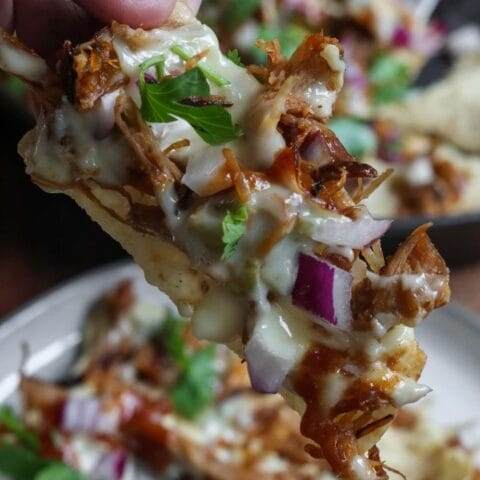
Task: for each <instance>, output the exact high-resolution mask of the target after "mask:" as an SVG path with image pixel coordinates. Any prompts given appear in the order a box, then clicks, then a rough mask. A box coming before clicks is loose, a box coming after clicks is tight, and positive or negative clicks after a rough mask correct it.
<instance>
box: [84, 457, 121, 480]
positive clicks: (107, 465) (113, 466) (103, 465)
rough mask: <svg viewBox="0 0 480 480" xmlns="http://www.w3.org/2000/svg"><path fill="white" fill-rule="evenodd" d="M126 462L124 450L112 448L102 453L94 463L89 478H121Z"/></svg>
mask: <svg viewBox="0 0 480 480" xmlns="http://www.w3.org/2000/svg"><path fill="white" fill-rule="evenodd" d="M126 464H127V454H126V452H125V451H124V450H113V451H111V452H107V453H105V454H103V455H102V456H101V457H100V459H99V461H98V463H97V464H96V466H95V468H94V470H93V472H92V474H91V476H90V478H91V480H121V479H122V478H123V474H124V472H125V466H126Z"/></svg>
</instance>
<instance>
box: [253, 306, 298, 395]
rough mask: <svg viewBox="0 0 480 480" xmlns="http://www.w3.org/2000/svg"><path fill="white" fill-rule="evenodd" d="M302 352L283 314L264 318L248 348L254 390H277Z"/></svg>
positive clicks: (263, 391)
mask: <svg viewBox="0 0 480 480" xmlns="http://www.w3.org/2000/svg"><path fill="white" fill-rule="evenodd" d="M267 315H269V314H267ZM301 354H302V352H301V351H300V347H299V346H298V344H297V343H295V342H294V341H293V340H292V337H291V333H290V332H289V330H288V328H287V327H286V325H285V323H284V321H283V319H282V318H281V317H280V316H276V315H275V314H274V313H273V312H272V316H271V317H269V316H265V317H264V318H262V319H260V320H259V321H258V322H257V324H256V325H255V329H254V331H253V334H252V337H251V338H250V340H249V341H248V343H247V345H246V347H245V358H246V360H247V366H248V373H249V375H250V381H251V383H252V387H253V389H254V390H256V391H257V392H260V393H277V392H278V391H279V389H280V387H281V386H282V384H283V381H284V380H285V377H286V376H287V375H288V373H289V372H290V370H291V369H292V368H293V366H294V365H295V363H296V361H297V360H298V358H299V356H301Z"/></svg>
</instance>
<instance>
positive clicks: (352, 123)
mask: <svg viewBox="0 0 480 480" xmlns="http://www.w3.org/2000/svg"><path fill="white" fill-rule="evenodd" d="M329 126H330V128H331V129H332V130H333V132H334V133H335V135H336V136H337V137H338V138H339V140H340V142H341V143H342V144H343V146H344V147H345V148H346V150H347V152H348V153H350V155H353V156H359V157H361V156H363V155H365V154H367V153H372V152H374V151H375V150H376V148H377V137H376V136H375V133H374V131H373V129H372V128H371V127H370V126H369V125H367V124H366V123H365V122H362V121H361V120H357V119H355V118H351V117H337V118H334V119H332V120H331V121H330V124H329Z"/></svg>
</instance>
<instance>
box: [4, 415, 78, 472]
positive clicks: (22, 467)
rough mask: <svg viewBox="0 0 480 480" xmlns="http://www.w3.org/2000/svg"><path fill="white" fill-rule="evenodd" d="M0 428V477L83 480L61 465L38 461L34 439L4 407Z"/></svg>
mask: <svg viewBox="0 0 480 480" xmlns="http://www.w3.org/2000/svg"><path fill="white" fill-rule="evenodd" d="M0 425H1V426H2V427H3V428H4V429H5V430H7V431H8V434H7V435H4V434H0V473H2V474H4V475H7V476H8V477H9V478H10V479H12V480H85V477H84V476H83V475H82V474H80V473H79V472H76V471H75V470H73V469H72V468H70V467H69V466H67V465H65V464H64V463H61V462H58V461H54V460H47V459H44V458H42V457H41V456H40V455H39V448H40V442H39V439H38V437H37V435H36V434H35V433H34V432H31V431H30V430H29V429H28V428H27V427H26V426H25V425H24V424H23V422H22V421H21V420H20V418H19V417H18V416H17V415H15V413H14V412H13V410H12V409H11V408H10V407H8V406H3V407H1V408H0ZM9 435H12V437H13V438H12V437H10V436H9Z"/></svg>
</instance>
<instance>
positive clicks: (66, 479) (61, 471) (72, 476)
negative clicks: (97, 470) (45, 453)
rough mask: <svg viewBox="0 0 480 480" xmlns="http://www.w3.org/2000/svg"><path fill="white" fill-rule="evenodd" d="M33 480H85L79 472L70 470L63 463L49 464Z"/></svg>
mask: <svg viewBox="0 0 480 480" xmlns="http://www.w3.org/2000/svg"><path fill="white" fill-rule="evenodd" d="M35 480H86V479H85V477H84V476H83V475H82V474H80V473H79V472H77V471H75V470H72V469H71V468H70V467H68V466H67V465H65V464H64V463H50V464H49V466H48V467H46V468H44V469H42V470H41V471H40V472H39V473H38V474H37V475H36V477H35Z"/></svg>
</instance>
